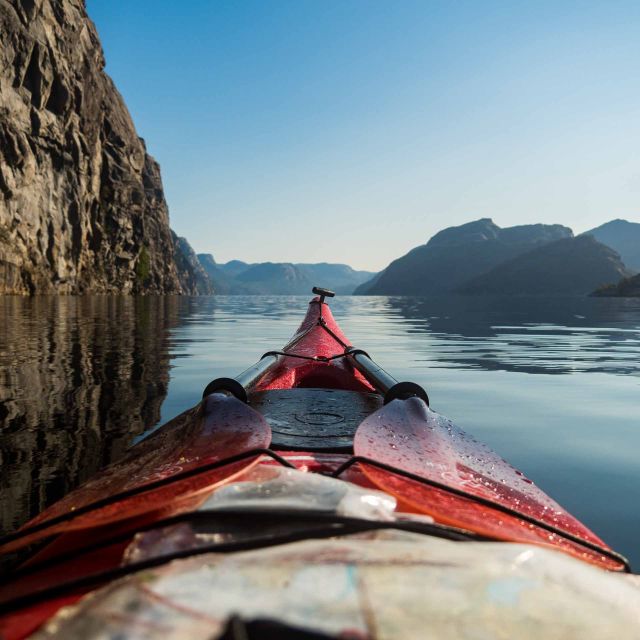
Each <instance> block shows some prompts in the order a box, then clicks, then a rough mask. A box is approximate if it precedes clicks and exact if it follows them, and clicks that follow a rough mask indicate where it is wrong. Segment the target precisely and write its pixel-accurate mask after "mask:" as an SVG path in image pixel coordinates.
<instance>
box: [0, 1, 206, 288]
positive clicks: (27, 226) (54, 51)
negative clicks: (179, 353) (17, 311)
mask: <svg viewBox="0 0 640 640" xmlns="http://www.w3.org/2000/svg"><path fill="white" fill-rule="evenodd" d="M104 65H105V61H104V57H103V53H102V49H101V46H100V42H99V40H98V36H97V33H96V29H95V27H94V25H93V23H92V22H91V20H90V19H89V18H88V16H87V13H86V10H85V6H84V3H83V2H82V0H0V293H22V294H25V293H27V294H28V293H84V292H101V293H102V292H110V291H113V292H122V293H149V292H153V293H183V292H184V293H186V292H194V291H193V290H191V289H189V284H188V283H187V282H185V283H184V284H183V283H181V282H180V278H179V275H178V272H177V270H176V265H175V261H174V258H173V252H174V247H173V242H172V239H171V234H170V230H169V216H168V210H167V204H166V202H165V199H164V194H163V189H162V182H161V179H160V169H159V167H158V164H157V163H156V162H155V161H154V160H153V158H151V156H149V155H148V154H147V152H146V148H145V144H144V141H143V140H142V139H141V138H139V137H138V135H137V133H136V130H135V127H134V125H133V122H132V120H131V117H130V115H129V112H128V111H127V108H126V106H125V104H124V102H123V100H122V97H121V96H120V94H119V93H118V91H117V90H116V88H115V86H114V85H113V82H112V81H111V79H110V78H109V77H108V76H107V75H106V74H105V72H104Z"/></svg>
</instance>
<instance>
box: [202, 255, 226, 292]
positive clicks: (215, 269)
mask: <svg viewBox="0 0 640 640" xmlns="http://www.w3.org/2000/svg"><path fill="white" fill-rule="evenodd" d="M198 261H199V262H200V265H201V266H202V268H203V269H204V271H205V273H206V274H207V276H208V277H209V280H211V284H212V285H213V290H214V291H215V293H218V294H221V295H226V294H228V293H229V292H230V291H231V286H232V284H231V283H232V278H231V277H229V275H227V273H226V272H225V271H224V270H223V269H221V268H220V266H219V265H217V264H216V261H215V259H214V257H213V256H212V255H211V254H210V253H199V254H198Z"/></svg>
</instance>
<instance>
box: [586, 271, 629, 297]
mask: <svg viewBox="0 0 640 640" xmlns="http://www.w3.org/2000/svg"><path fill="white" fill-rule="evenodd" d="M591 295H592V296H596V297H600V298H640V274H638V275H635V276H631V277H630V278H623V279H622V280H620V282H618V283H617V284H607V285H604V286H603V287H599V288H598V289H596V290H595V291H594V292H593V293H592V294H591Z"/></svg>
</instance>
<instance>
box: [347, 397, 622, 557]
mask: <svg viewBox="0 0 640 640" xmlns="http://www.w3.org/2000/svg"><path fill="white" fill-rule="evenodd" d="M354 452H355V454H356V455H358V456H363V457H366V458H370V459H373V460H376V461H378V462H383V463H385V464H387V465H390V466H393V467H395V468H396V469H400V470H403V471H408V472H410V473H413V474H415V475H417V476H420V477H422V478H426V479H429V480H433V481H436V482H439V483H441V484H444V485H447V486H448V487H452V488H455V489H460V490H462V491H466V492H467V493H469V494H471V495H473V496H479V497H482V498H486V499H488V500H491V501H492V502H494V503H497V504H499V505H503V506H505V507H508V508H510V509H513V510H515V511H518V512H520V513H522V514H523V515H527V516H530V517H532V518H535V519H536V520H539V521H542V522H544V523H545V524H548V525H552V526H553V527H556V528H557V529H560V530H561V531H563V532H566V533H569V534H571V535H573V536H577V537H579V538H581V539H583V540H586V541H588V542H592V543H595V544H598V545H600V546H603V547H605V548H607V547H606V545H605V544H604V542H602V540H600V538H598V537H597V536H596V535H595V534H594V533H593V532H591V531H590V530H589V529H587V528H586V527H585V526H584V525H583V524H582V523H580V522H579V521H578V520H576V519H575V518H574V517H573V516H572V515H570V514H569V513H567V511H565V510H564V509H563V508H562V507H561V506H560V505H558V504H557V503H556V502H554V501H553V500H552V499H551V498H549V496H547V495H546V494H545V493H544V492H543V491H541V490H540V489H538V487H536V486H535V485H534V484H533V483H532V482H531V480H529V479H527V478H526V477H525V476H524V475H523V474H522V473H521V472H520V471H518V470H516V469H514V467H512V466H511V465H510V464H508V463H507V462H505V461H504V460H503V459H502V458H500V456H498V455H497V454H496V453H495V452H494V451H492V450H491V449H490V448H489V447H487V446H486V445H485V444H483V443H481V442H478V441H477V440H475V439H474V438H472V437H471V436H470V435H468V434H467V433H465V432H464V431H462V430H461V429H459V428H458V427H456V426H455V425H454V424H453V423H452V422H451V421H450V420H448V419H447V418H445V417H444V416H441V415H438V414H437V413H434V412H433V411H431V410H430V409H429V408H428V407H427V406H426V404H425V403H424V402H422V401H421V400H419V399H418V398H410V399H409V400H404V401H401V400H394V401H392V402H391V403H389V404H388V405H385V406H384V407H382V408H381V409H380V410H379V411H377V412H375V413H374V414H372V415H371V416H369V417H368V418H366V419H365V420H364V421H363V422H362V424H361V425H360V426H359V427H358V431H357V432H356V435H355V438H354ZM362 466H363V469H364V472H365V474H366V475H367V476H368V477H369V479H370V480H371V481H372V482H373V483H374V484H376V485H377V486H378V487H380V488H381V489H382V490H384V491H387V492H389V493H391V494H393V495H394V496H396V497H398V498H399V499H401V500H403V501H404V502H406V503H408V504H410V505H411V506H413V507H414V508H415V509H417V510H419V511H421V512H422V513H426V514H428V515H430V516H432V517H433V518H434V519H435V520H436V521H438V522H442V523H443V524H449V525H453V526H456V527H461V528H464V529H468V530H471V531H474V532H476V533H479V534H482V535H486V536H489V537H492V538H497V539H499V540H508V541H511V542H523V543H529V544H542V545H544V546H550V547H557V548H560V549H562V550H563V551H565V552H567V553H569V554H571V555H573V556H576V557H579V558H580V559H582V560H586V561H587V562H591V563H593V564H597V565H600V566H603V567H605V568H607V569H621V568H622V566H621V565H620V564H619V563H618V562H615V561H613V560H611V559H608V558H605V557H603V556H602V555H601V554H598V553H596V552H594V551H591V550H589V549H587V548H585V547H583V546H581V545H579V544H577V543H575V542H572V541H570V540H568V539H567V538H563V537H562V536H561V535H557V534H553V533H551V532H549V531H548V530H546V529H544V528H542V527H539V526H535V525H534V524H531V523H529V522H527V521H524V520H522V519H520V518H517V517H514V516H512V515H509V514H506V513H504V512H502V511H500V510H498V509H494V508H491V507H490V506H486V505H482V504H479V503H478V502H475V501H473V500H472V499H468V498H465V497H461V496H457V495H455V494H452V493H451V492H448V491H445V490H442V489H438V488H434V487H428V486H426V485H424V484H422V483H420V482H418V481H416V480H411V479H409V478H406V477H403V476H400V475H397V474H394V473H391V472H389V471H385V470H382V469H380V468H377V467H374V466H372V465H367V464H363V465H362Z"/></svg>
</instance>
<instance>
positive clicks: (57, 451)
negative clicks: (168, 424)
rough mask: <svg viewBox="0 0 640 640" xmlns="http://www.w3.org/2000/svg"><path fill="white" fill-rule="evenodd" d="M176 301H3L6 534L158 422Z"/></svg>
mask: <svg viewBox="0 0 640 640" xmlns="http://www.w3.org/2000/svg"><path fill="white" fill-rule="evenodd" d="M184 304H185V301H182V300H180V299H179V298H165V299H162V300H152V299H145V298H141V299H133V298H124V297H121V298H118V297H83V298H72V297H38V298H33V299H28V298H20V297H9V296H5V297H2V298H0V314H1V317H2V323H1V326H2V331H1V332H0V419H1V421H0V424H1V427H2V431H1V439H0V455H1V456H2V476H1V480H0V491H1V495H2V504H1V509H2V511H1V513H2V530H3V531H7V530H10V529H13V528H14V527H15V526H16V525H19V524H21V523H22V522H23V521H25V520H26V519H27V518H28V517H30V516H32V515H34V514H36V513H38V512H39V511H40V510H41V509H42V508H43V507H44V506H45V505H47V504H50V503H51V502H52V501H54V500H57V499H58V498H60V497H61V496H62V495H64V494H65V493H66V492H67V491H69V490H70V489H71V488H73V487H74V486H76V485H77V484H78V483H79V482H81V481H82V480H84V479H85V478H87V477H88V476H89V475H91V474H93V473H95V471H96V470H97V469H99V468H100V467H101V466H103V465H104V464H106V463H107V462H109V461H111V460H113V459H115V458H117V457H119V456H120V455H122V453H123V452H124V450H125V449H126V448H127V447H128V445H129V442H130V440H131V436H132V435H134V434H136V433H139V432H141V431H142V430H144V429H145V428H147V427H149V426H151V425H153V424H155V423H156V422H157V421H158V420H159V419H160V406H161V404H162V401H163V399H164V398H165V396H166V394H167V385H168V383H169V355H168V350H167V336H168V331H169V329H170V328H171V327H172V326H175V325H176V324H177V323H178V322H179V318H180V311H181V307H184Z"/></svg>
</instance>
